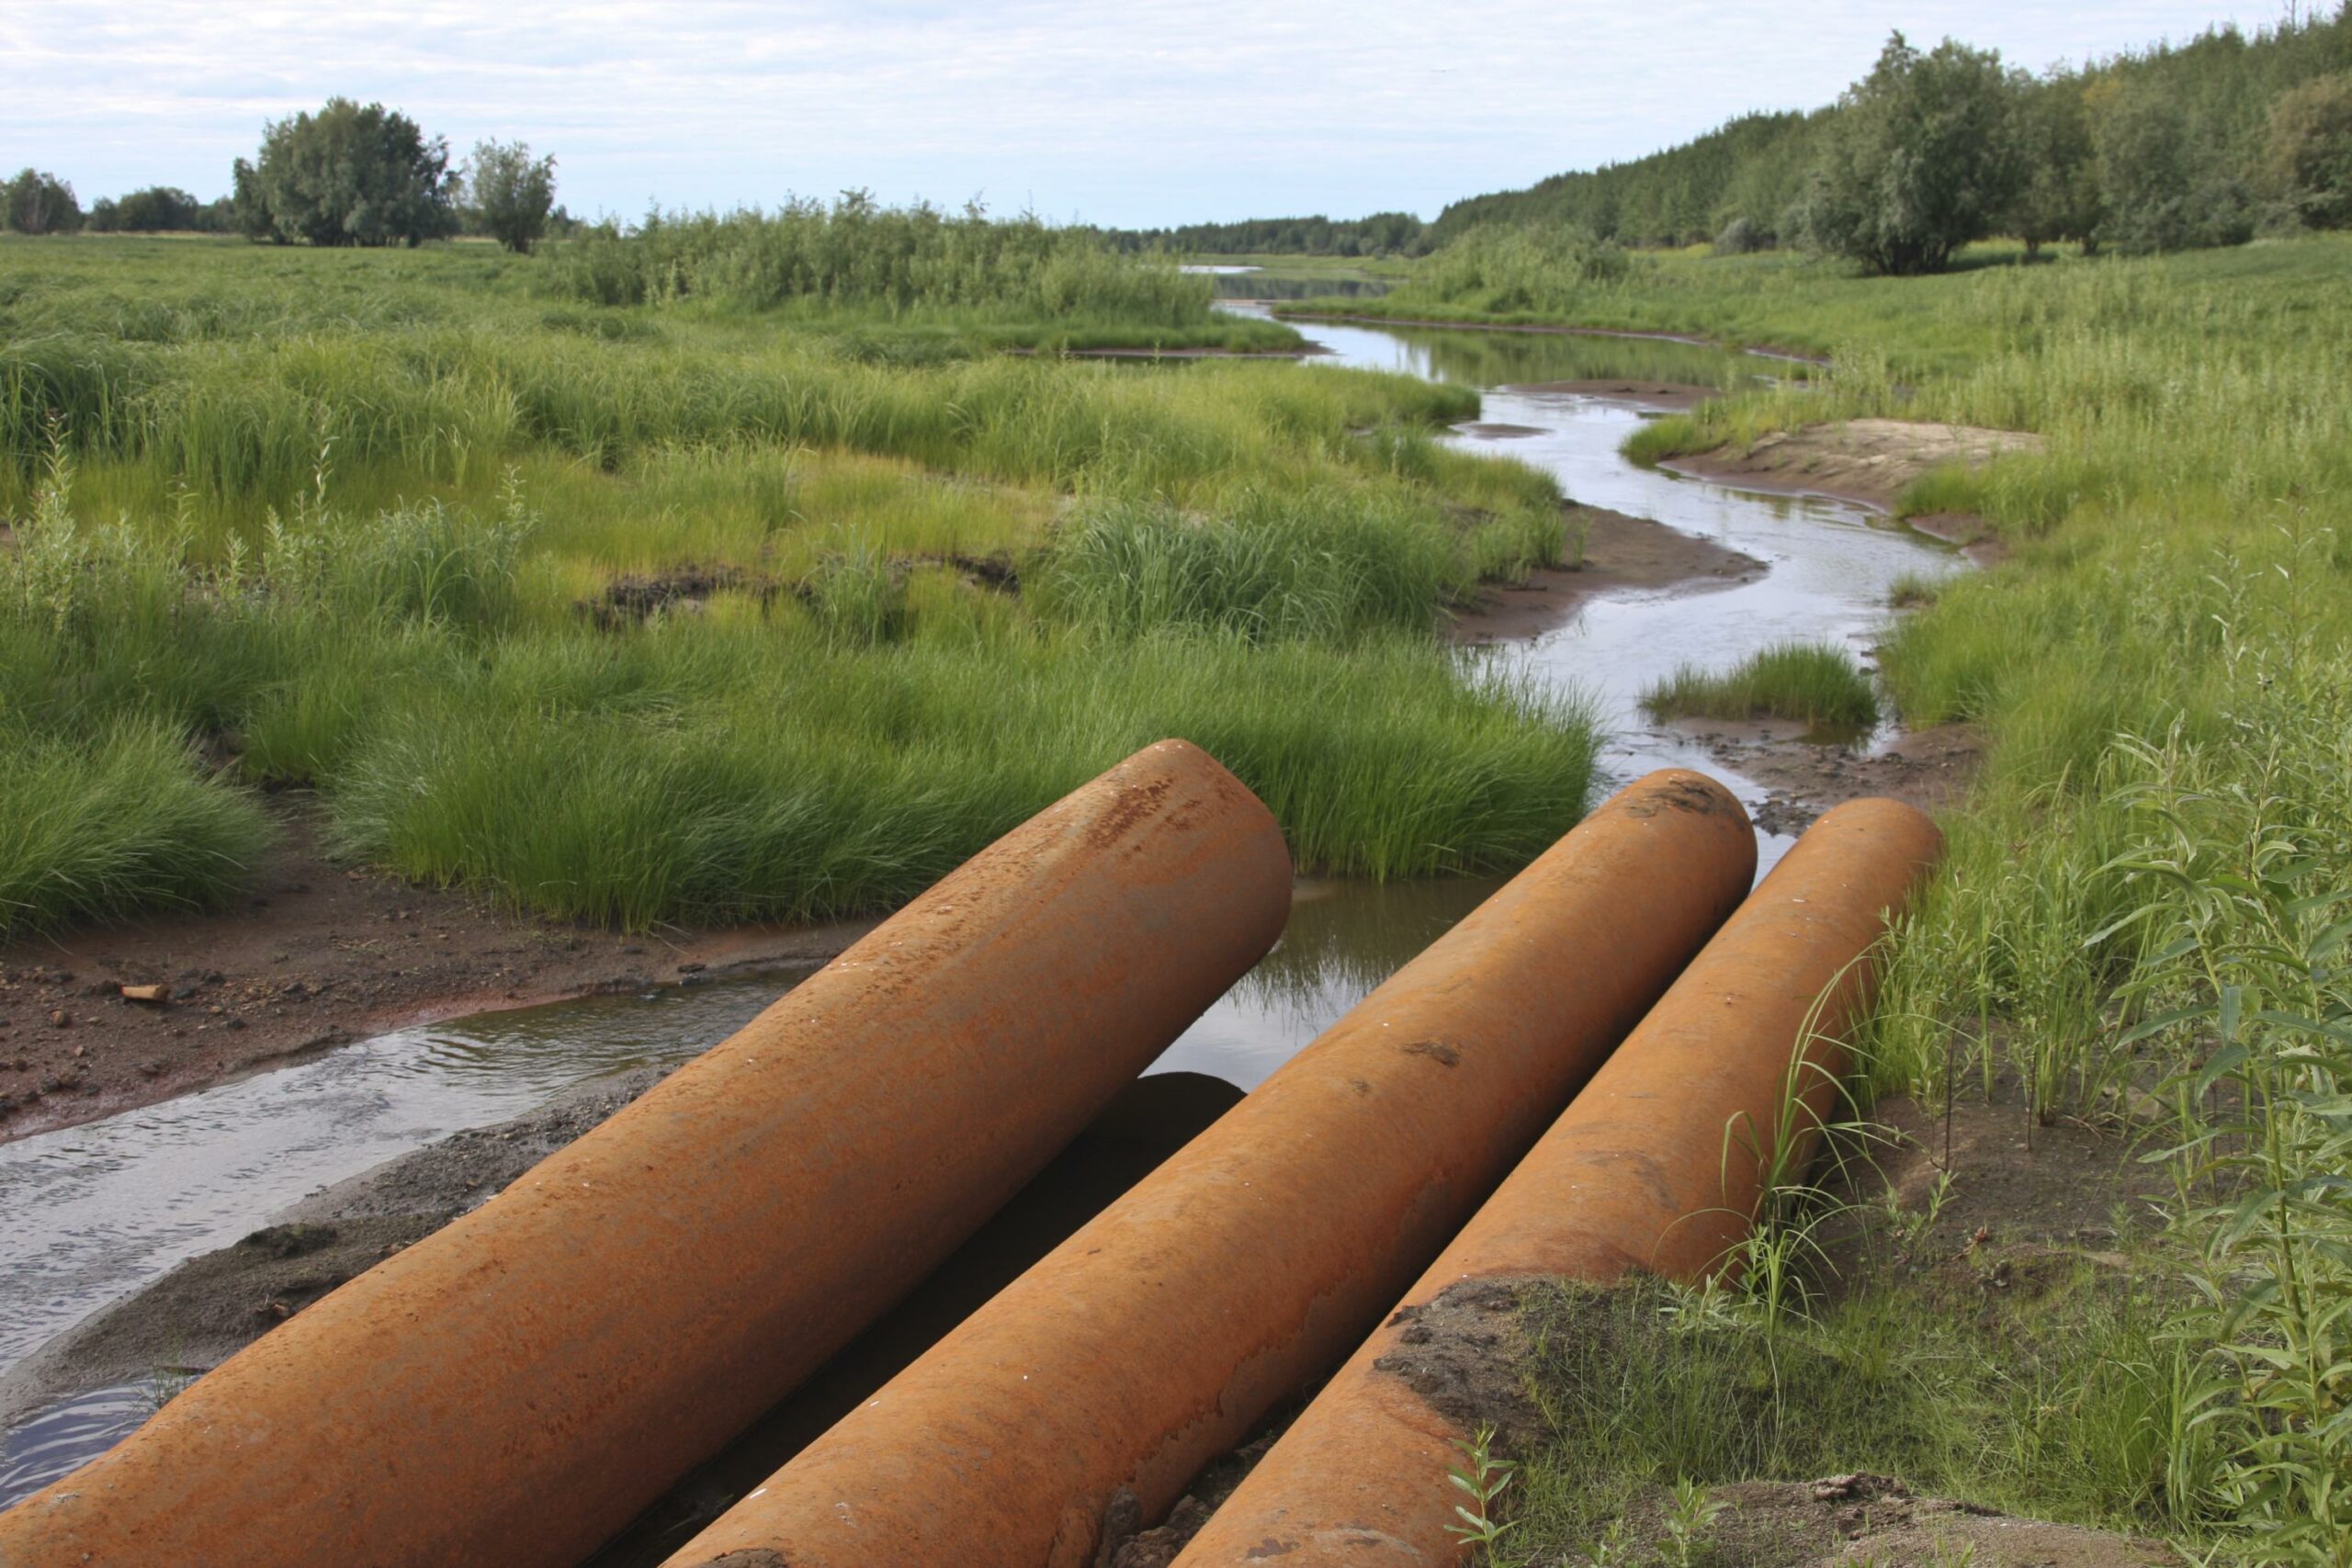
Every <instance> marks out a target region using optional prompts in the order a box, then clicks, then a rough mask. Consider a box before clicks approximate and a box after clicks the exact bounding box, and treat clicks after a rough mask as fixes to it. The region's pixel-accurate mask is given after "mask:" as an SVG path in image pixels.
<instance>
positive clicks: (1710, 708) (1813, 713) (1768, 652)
mask: <svg viewBox="0 0 2352 1568" xmlns="http://www.w3.org/2000/svg"><path fill="white" fill-rule="evenodd" d="M1642 708H1643V711H1644V712H1645V713H1647V714H1648V715H1649V716H1651V717H1652V718H1658V719H1666V718H1720V719H1727V720H1733V721H1737V720H1741V719H1758V718H1782V719H1792V720H1795V721H1796V722H1798V723H1801V724H1807V725H1811V726H1813V727H1815V728H1818V729H1825V730H1836V731H1847V732H1859V731H1865V730H1868V729H1869V728H1871V726H1873V725H1875V724H1876V723H1878V719H1879V705H1878V693H1877V691H1876V690H1875V689H1874V688H1873V687H1872V686H1871V678H1870V677H1869V676H1868V675H1865V674H1864V673H1862V671H1861V670H1860V668H1859V667H1858V666H1857V665H1856V664H1855V663H1854V660H1853V656H1852V655H1850V654H1849V653H1848V652H1847V651H1846V650H1845V649H1842V648H1839V647H1838V646H1837V645H1835V644H1834V643H1826V642H1781V643H1775V644H1773V645H1772V646H1771V647H1770V648H1767V649H1761V650H1759V651H1758V652H1756V653H1752V654H1750V655H1749V656H1748V657H1747V658H1746V659H1743V660H1740V661H1739V662H1738V663H1737V664H1736V665H1734V666H1733V667H1732V668H1731V669H1729V670H1725V671H1719V672H1717V671H1706V670H1702V669H1701V668H1700V667H1699V666H1697V665H1695V664H1684V665H1682V666H1680V667H1679V668H1678V669H1677V670H1676V671H1674V673H1673V674H1671V675H1669V676H1668V677H1667V678H1666V679H1665V680H1664V681H1662V682H1658V683H1657V685H1655V686H1653V687H1651V688H1650V689H1649V690H1648V691H1647V692H1645V693H1644V694H1643V695H1642Z"/></svg>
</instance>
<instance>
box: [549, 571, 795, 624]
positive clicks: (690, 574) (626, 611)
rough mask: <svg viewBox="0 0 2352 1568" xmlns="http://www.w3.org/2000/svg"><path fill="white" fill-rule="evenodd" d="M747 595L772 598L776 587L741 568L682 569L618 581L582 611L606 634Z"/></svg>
mask: <svg viewBox="0 0 2352 1568" xmlns="http://www.w3.org/2000/svg"><path fill="white" fill-rule="evenodd" d="M729 592H749V593H752V594H754V595H756V596H757V597H759V598H760V599H762V600H763V601H764V600H768V599H773V598H774V597H775V593H776V585H775V582H774V581H771V580H769V579H766V578H755V577H753V576H752V574H751V573H749V572H746V571H744V570H742V569H741V567H733V566H682V567H678V568H675V569H674V570H670V571H665V572H661V573H658V574H655V575H651V576H644V577H617V578H615V579H614V580H613V581H611V582H609V583H607V584H606V585H605V591H604V592H602V593H600V594H598V595H597V596H596V597H595V598H594V599H592V600H588V601H586V602H584V603H583V604H582V605H581V610H582V613H583V614H585V615H587V616H588V618H589V619H591V620H593V621H594V622H595V623H596V624H597V625H598V626H603V627H605V629H607V630H618V629H620V628H621V627H623V626H639V625H642V624H643V623H644V622H646V621H648V620H650V619H651V618H652V617H653V616H654V615H655V614H656V613H658V612H661V611H673V612H675V611H685V612H692V613H699V612H701V611H702V610H703V609H704V608H705V607H707V605H708V604H709V603H710V601H711V599H712V597H713V596H714V595H717V594H720V593H729Z"/></svg>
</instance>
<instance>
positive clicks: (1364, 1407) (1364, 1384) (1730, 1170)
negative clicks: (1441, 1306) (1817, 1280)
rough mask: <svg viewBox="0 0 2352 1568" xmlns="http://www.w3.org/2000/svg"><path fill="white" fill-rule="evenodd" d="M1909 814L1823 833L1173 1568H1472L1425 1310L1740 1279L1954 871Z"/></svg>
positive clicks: (1878, 805) (1834, 818)
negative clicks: (1731, 1269)
mask: <svg viewBox="0 0 2352 1568" xmlns="http://www.w3.org/2000/svg"><path fill="white" fill-rule="evenodd" d="M1942 848H1943V841H1942V839H1941V837H1940V835H1939V834H1938V832H1937V831H1936V827H1935V824H1934V823H1932V822H1930V821H1928V818H1926V817H1925V816H1923V815H1921V814H1920V813H1919V812H1917V811H1914V810H1913V809H1911V807H1907V806H1902V805H1898V804H1897V803H1895V802H1894V801H1891V800H1859V801H1854V802H1851V803H1849V804H1848V805H1845V806H1840V807H1837V808H1836V809H1835V810H1832V811H1830V812H1828V813H1826V815H1824V816H1823V817H1822V818H1821V819H1820V820H1819V821H1818V822H1816V823H1815V824H1814V826H1813V828H1812V829H1810V830H1809V831H1808V832H1807V833H1806V834H1805V835H1804V839H1803V840H1800V841H1799V842H1798V844H1797V846H1796V848H1794V849H1793V850H1791V851H1790V852H1789V854H1788V857H1787V858H1786V859H1785V860H1783V861H1782V862H1781V863H1780V864H1779V865H1778V866H1777V867H1775V868H1774V869H1773V871H1772V874H1770V876H1768V877H1766V878H1765V879H1764V884H1763V886H1760V887H1758V889H1757V890H1756V892H1755V893H1754V894H1753V895H1752V896H1751V897H1749V898H1748V900H1747V903H1746V904H1744V905H1742V906H1741V907H1740V909H1739V912H1738V913H1737V914H1736V915H1734V916H1733V917H1732V918H1731V919H1730V921H1729V922H1728V923H1726V924H1725V925H1724V929H1723V931H1722V932H1721V933H1720V934H1718V935H1717V936H1716V938H1715V939H1714V941H1713V942H1709V943H1708V944H1707V947H1706V951H1705V952H1703V953H1700V955H1699V956H1698V958H1697V960H1696V961H1694V962H1693V963H1692V964H1691V967H1690V969H1689V970H1688V971H1686V972H1685V973H1684V975H1683V976H1682V977H1681V978H1680V979H1679V980H1678V981H1676V982H1675V984H1674V988H1673V989H1672V990H1670V991H1668V993H1667V995H1666V998H1665V999H1664V1000H1663V1001H1661V1002H1659V1003H1658V1005H1657V1010H1655V1011H1653V1012H1652V1013H1651V1014H1650V1015H1649V1017H1648V1018H1646V1019H1645V1020H1643V1021H1642V1024H1641V1027H1640V1028H1638V1029H1636V1030H1635V1031H1634V1032H1633V1034H1632V1035H1631V1036H1630V1037H1629V1038H1628V1039H1627V1040H1626V1042H1625V1043H1624V1044H1623V1046H1621V1047H1620V1048H1619V1049H1618V1051H1617V1054H1616V1055H1614V1056H1612V1057H1611V1058H1610V1061H1609V1065H1608V1066H1605V1067H1603V1068H1601V1070H1600V1072H1599V1073H1598V1074H1596V1075H1595V1076H1594V1077H1593V1080H1592V1082H1591V1083H1590V1084H1589V1085H1588V1086H1587V1087H1586V1089H1585V1091H1584V1092H1583V1093H1582V1094H1580V1095H1578V1096H1577V1099H1576V1100H1575V1102H1574V1103H1573V1104H1571V1105H1570V1106H1569V1107H1568V1109H1567V1111H1566V1112H1564V1113H1563V1114H1562V1115H1561V1117H1560V1119H1559V1120H1558V1121H1557V1122H1555V1123H1553V1125H1552V1129H1551V1131H1549V1132H1547V1133H1545V1134H1544V1136H1543V1138H1542V1139H1541V1140H1540V1141H1539V1142H1538V1143H1537V1144H1536V1145H1535V1147H1534V1148H1533V1149H1532V1151H1531V1152H1530V1153H1529V1154H1528V1156H1527V1158H1526V1159H1524V1160H1522V1161H1521V1163H1520V1166H1519V1168H1518V1169H1517V1170H1515V1171H1513V1172H1512V1173H1511V1175H1510V1179H1508V1180H1506V1181H1505V1182H1504V1183H1503V1184H1502V1186H1501V1187H1500V1188H1499V1189H1498V1190H1496V1192H1495V1195H1494V1196H1493V1197H1492V1198H1491V1199H1489V1200H1488V1201H1487V1204H1486V1206H1485V1207H1484V1208H1482V1209H1480V1210H1479V1211H1478V1213H1477V1216H1476V1218H1475V1219H1473V1220H1472V1221H1471V1222H1470V1224H1468V1225H1467V1226H1465V1227H1464V1230H1463V1232H1462V1234H1461V1235H1460V1236H1458V1237H1457V1238H1455V1240H1454V1242H1453V1245H1452V1246H1450V1247H1447V1248H1446V1249H1445V1252H1444V1255H1443V1256H1442V1257H1441V1258H1439V1259H1438V1260H1437V1262H1436V1263H1435V1264H1433V1265H1431V1266H1430V1269H1429V1271H1428V1272H1427V1273H1425V1274H1423V1275H1422V1276H1421V1278H1420V1280H1419V1282H1418V1283H1417V1284H1415V1285H1414V1286H1413V1288H1412V1289H1411V1290H1410V1291H1409V1292H1407V1293H1406V1295H1405V1299H1404V1301H1403V1303H1400V1306H1399V1310H1398V1312H1397V1314H1395V1315H1393V1316H1392V1317H1390V1318H1389V1319H1388V1320H1387V1322H1386V1323H1385V1325H1383V1326H1382V1327H1380V1328H1379V1329H1378V1330H1376V1331H1375V1332H1374V1334H1373V1337H1372V1338H1371V1339H1370V1340H1369V1341H1368V1342H1366V1343H1365V1344H1364V1345H1363V1348H1361V1349H1359V1350H1358V1351H1357V1352H1356V1353H1355V1355H1354V1356H1353V1357H1352V1358H1351V1359H1350V1360H1349V1361H1348V1364H1347V1365H1346V1366H1345V1367H1342V1368H1341V1369H1340V1371H1339V1373H1338V1374H1337V1375H1336V1376H1334V1377H1333V1378H1332V1380H1331V1382H1329V1384H1328V1385H1327V1386H1326V1387H1325V1388H1324V1390H1323V1392H1322V1393H1320V1394H1318V1395H1317V1397H1316V1399H1315V1401H1314V1403H1312V1404H1309V1405H1308V1406H1307V1407H1306V1411H1305V1412H1304V1413H1302V1414H1301V1415H1300V1416H1299V1418H1298V1419H1297V1420H1296V1421H1295V1422H1294V1423H1293V1424H1292V1426H1291V1427H1290V1430H1289V1431H1287V1432H1285V1433H1284V1434H1283V1438H1282V1440H1281V1441H1279V1442H1277V1443H1276V1444H1275V1445H1274V1446H1273V1448H1272V1450H1271V1451H1269V1452H1268V1453H1267V1455H1266V1457H1265V1458H1264V1459H1263V1460H1262V1461H1260V1462H1259V1465H1258V1467H1257V1469H1256V1470H1255V1471H1253V1472H1251V1473H1250V1478H1249V1479H1248V1480H1247V1481H1245V1482H1243V1483H1242V1484H1241V1486H1240V1488H1239V1489H1238V1491H1236V1492H1235V1493H1234V1494H1233V1495H1232V1496H1230V1497H1228V1498H1227V1500H1226V1502H1225V1505H1224V1506H1222V1507H1220V1508H1219V1509H1218V1510H1217V1511H1216V1516H1215V1517H1212V1518H1211V1519H1210V1520H1209V1522H1208V1524H1207V1525H1206V1526H1205V1527H1204V1528H1203V1529H1202V1531H1201V1533H1200V1534H1199V1535H1198V1536H1197V1537H1195V1538H1194V1539H1193V1542H1192V1544H1191V1545H1190V1546H1188V1547H1186V1548H1185V1550H1184V1551H1183V1552H1182V1554H1181V1555H1180V1556H1179V1557H1178V1558H1177V1559H1176V1563H1177V1568H1244V1565H1248V1568H1257V1565H1259V1564H1261V1563H1263V1562H1267V1561H1270V1560H1275V1561H1279V1562H1281V1563H1282V1564H1283V1568H1340V1565H1342V1564H1344V1565H1345V1568H1408V1565H1409V1568H1433V1565H1435V1564H1451V1563H1453V1562H1458V1561H1459V1560H1460V1558H1461V1556H1462V1551H1463V1547H1462V1543H1461V1541H1460V1540H1458V1539H1457V1538H1456V1537H1454V1536H1453V1535H1452V1534H1450V1533H1449V1532H1448V1529H1447V1527H1448V1526H1449V1525H1453V1524H1456V1523H1459V1522H1460V1521H1459V1516H1457V1515H1456V1514H1455V1513H1454V1511H1453V1510H1454V1506H1455V1505H1456V1504H1458V1503H1460V1502H1461V1501H1462V1500H1463V1499H1462V1494H1461V1493H1460V1491H1459V1490H1458V1489H1456V1488H1455V1487H1454V1485H1453V1483H1452V1481H1451V1480H1450V1478H1449V1474H1448V1472H1450V1471H1451V1470H1453V1468H1454V1467H1456V1466H1458V1465H1460V1464H1461V1463H1462V1455H1461V1452H1460V1451H1459V1450H1457V1449H1456V1447H1455V1446H1454V1445H1455V1443H1456V1441H1457V1440H1459V1439H1463V1438H1468V1437H1469V1436H1470V1434H1469V1433H1467V1432H1465V1431H1464V1430H1463V1428H1462V1427H1461V1425H1460V1424H1459V1422H1458V1421H1457V1420H1456V1419H1455V1418H1453V1416H1448V1415H1447V1414H1445V1413H1442V1412H1441V1411H1440V1410H1438V1409H1437V1408H1436V1407H1434V1406H1433V1405H1432V1404H1430V1402H1429V1401H1428V1400H1426V1399H1424V1398H1423V1397H1422V1396H1421V1395H1420V1394H1419V1393H1417V1392H1416V1391H1415V1389H1414V1388H1413V1386H1412V1383H1411V1382H1410V1381H1409V1378H1408V1375H1407V1371H1408V1369H1409V1368H1411V1367H1412V1366H1413V1365H1414V1363H1415V1362H1416V1360H1417V1359H1418V1355H1419V1353H1418V1352H1417V1348H1416V1344H1415V1340H1414V1337H1413V1335H1414V1330H1415V1326H1416V1325H1415V1324H1414V1321H1413V1320H1414V1318H1415V1317H1417V1316H1418V1315H1419V1312H1418V1311H1417V1310H1416V1309H1421V1308H1426V1307H1427V1306H1428V1305H1429V1304H1430V1303H1431V1302H1433V1301H1435V1300H1436V1299H1437V1298H1438V1296H1439V1295H1441V1294H1442V1292H1445V1291H1447V1290H1448V1289H1450V1288H1452V1287H1453V1286H1455V1285H1457V1284H1460V1283H1461V1282H1463V1281H1464V1280H1496V1279H1515V1278H1528V1277H1556V1278H1566V1279H1573V1280H1598V1281H1606V1280H1613V1279H1616V1278H1619V1277H1620V1276H1622V1275H1623V1274H1625V1273H1626V1272H1627V1271H1628V1270H1632V1269H1644V1270H1647V1271H1649V1272H1652V1273H1656V1274H1662V1275H1665V1276H1667V1277H1668V1278H1670V1279H1679V1280H1691V1279H1697V1278H1699V1277H1701V1276H1702V1275H1704V1274H1706V1273H1708V1272H1709V1271H1711V1270H1713V1269H1717V1268H1718V1267H1719V1266H1721V1265H1723V1264H1724V1263H1725V1261H1726V1259H1727V1258H1728V1256H1729V1255H1730V1254H1731V1252H1732V1249H1733V1248H1734V1247H1736V1245H1737V1244H1738V1242H1739V1240H1740V1239H1741V1237H1742V1236H1744V1235H1746V1234H1747V1227H1748V1224H1749V1223H1750V1221H1751V1219H1752V1217H1753V1216H1754V1214H1755V1213H1756V1206H1757V1203H1758V1200H1759V1199H1760V1198H1761V1196H1762V1183H1763V1180H1764V1176H1765V1163H1766V1160H1767V1158H1768V1157H1769V1156H1771V1155H1773V1154H1774V1153H1775V1152H1777V1153H1778V1154H1779V1156H1780V1157H1781V1159H1783V1160H1785V1161H1786V1162H1788V1165H1789V1167H1790V1168H1802V1165H1803V1164H1804V1161H1805V1160H1807V1159H1808V1158H1809V1157H1810V1156H1811V1153H1812V1151H1813V1148H1814V1146H1815V1138H1816V1137H1817V1135H1818V1133H1819V1130H1820V1127H1821V1125H1822V1121H1823V1118H1824V1117H1825V1116H1826V1114H1827V1113H1828V1112H1829V1111H1830V1109H1831V1105H1832V1101H1833V1099H1834V1097H1835V1096H1836V1095H1837V1094H1838V1092H1839V1086H1838V1079H1839V1077H1841V1076H1842V1075H1843V1074H1844V1072H1845V1070H1846V1066H1847V1054H1846V1045H1845V1040H1844V1035H1845V1031H1846V1030H1847V1029H1848V1027H1849V1025H1850V1024H1851V1023H1852V1021H1853V1020H1854V1019H1855V1017H1856V1016H1857V1015H1858V1014H1860V1012H1861V1010H1863V1009H1864V1008H1865V1007H1866V1005H1867V1003H1868V998H1869V997H1870V995H1871V987H1872V985H1873V984H1874V981H1875V979H1876V974H1877V958H1878V952H1877V948H1876V945H1875V944H1876V943H1877V942H1878V939H1879V936H1880V934H1881V932H1883V931H1884V930H1885V927H1886V920H1887V918H1888V915H1889V913H1890V912H1891V911H1898V910H1900V909H1901V908H1903V906H1904V905H1905V903H1906V902H1908V900H1909V899H1910V897H1911V895H1912V893H1913V891H1914V890H1915V889H1916V888H1917V886H1918V885H1919V883H1920V882H1921V881H1922V880H1923V879H1924V878H1925V876H1926V874H1927V873H1928V870H1929V868H1930V867H1932V866H1933V865H1934V863H1935V862H1936V860H1937V858H1938V857H1939V855H1940V854H1941V852H1942Z"/></svg>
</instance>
